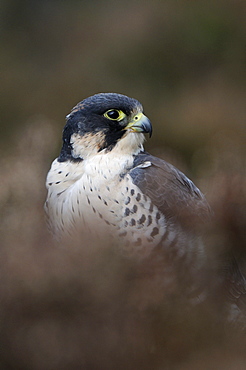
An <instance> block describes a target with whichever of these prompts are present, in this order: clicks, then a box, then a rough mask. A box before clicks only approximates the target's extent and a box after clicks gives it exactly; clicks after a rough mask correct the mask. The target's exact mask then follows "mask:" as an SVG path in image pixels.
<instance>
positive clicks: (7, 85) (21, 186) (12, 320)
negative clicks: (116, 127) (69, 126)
mask: <svg viewBox="0 0 246 370" xmlns="http://www.w3.org/2000/svg"><path fill="white" fill-rule="evenodd" d="M245 11H246V3H245V2H244V1H239V0H236V1H235V0H223V1H222V0H221V1H216V2H214V1H206V2H204V1H201V0H198V1H171V0H170V1H166V0H164V1H157V0H152V1H150V2H147V1H146V2H145V1H143V0H139V1H130V0H129V1H128V0H126V1H117V0H114V1H113V0H112V1H110V0H107V1H104V2H102V1H98V0H91V1H72V0H70V1H65V0H64V1H62V0H60V1H59V0H56V1H34V0H25V1H20V0H2V2H1V4H0V23H1V36H2V37H1V43H0V58H1V66H2V76H1V105H0V115H1V126H0V127H1V136H0V141H1V148H2V149H1V157H0V165H1V185H0V204H1V210H0V214H1V225H0V233H1V250H0V253H1V262H0V265H1V269H0V281H1V288H0V299H1V307H0V332H1V337H0V346H1V355H0V368H1V369H13V368H14V369H35V370H36V369H116V368H117V369H120V368H122V369H126V368H127V369H137V368H141V369H145V368H146V369H160V368H161V369H175V370H176V369H189V370H190V369H198V368H199V369H208V368H217V369H223V370H224V369H234V368H236V369H245V361H246V359H245V338H244V337H241V334H240V333H239V332H238V328H237V329H235V328H234V327H233V328H231V327H230V325H229V327H228V326H227V325H225V324H224V321H223V314H222V313H221V310H220V308H218V307H217V302H216V304H215V306H216V307H214V306H213V303H211V301H210V302H209V304H208V305H207V306H205V307H202V308H199V309H197V308H193V310H192V311H191V312H190V311H188V312H186V310H185V309H183V308H184V307H183V306H180V305H177V302H176V297H175V294H174V295H173V296H172V297H168V299H169V300H167V297H166V296H165V294H164V293H163V296H162V292H161V291H160V290H159V289H158V286H156V285H155V280H153V279H151V278H150V279H148V276H147V277H145V278H144V279H135V275H134V273H135V269H136V268H137V266H136V265H134V263H133V262H130V261H126V260H124V258H122V257H121V256H118V255H117V253H113V252H112V250H111V249H110V248H109V247H107V248H105V246H104V248H103V246H101V245H98V246H91V245H90V243H89V242H88V241H83V248H77V247H75V246H71V247H70V248H58V247H57V245H55V244H54V243H53V241H52V238H51V237H50V235H49V234H48V233H47V231H46V227H45V221H44V215H43V209H42V206H43V202H44V200H45V195H46V192H45V176H46V173H47V171H48V169H49V166H50V162H51V160H52V159H53V158H54V157H55V156H56V155H57V154H58V151H59V147H60V144H61V131H62V128H63V125H64V123H65V115H66V114H67V113H68V112H69V111H70V109H71V108H72V107H73V106H74V105H75V104H76V103H77V102H78V101H80V100H82V99H83V98H85V97H87V96H89V95H91V94H94V93H97V92H107V91H113V92H120V93H123V94H127V95H129V96H132V97H135V98H137V99H138V100H140V101H141V102H142V103H143V105H144V108H145V113H146V114H147V115H148V116H149V118H150V119H151V121H152V123H153V126H154V133H153V138H152V139H151V140H149V141H148V143H147V145H146V147H147V149H148V150H149V151H150V152H151V153H153V154H156V155H158V156H162V157H163V158H165V159H167V160H168V161H170V162H172V163H173V164H175V165H176V166H178V167H179V168H181V169H182V170H184V171H185V172H186V173H187V174H189V175H190V176H191V177H192V178H193V179H194V180H195V182H196V183H197V184H198V185H199V186H200V188H201V190H203V192H205V193H206V195H207V198H208V200H209V201H210V204H211V206H212V208H213V210H214V214H215V222H214V228H213V230H212V231H211V233H209V235H207V236H208V244H207V248H208V255H209V258H210V259H214V258H219V257H220V256H221V255H223V254H226V253H227V252H228V251H233V253H234V254H235V255H236V256H237V257H238V258H239V259H240V258H242V259H243V258H244V257H245V248H246V245H245V244H246V237H245V224H246V211H245V209H246V190H245V189H246V174H245V139H246V126H245V124H246V104H245V102H246V89H245V86H246V48H245V35H246V22H245ZM218 264H219V262H218ZM215 265H216V263H215ZM208 280H209V277H208ZM157 285H158V284H157ZM179 303H180V302H179ZM218 306H219V307H220V305H218ZM222 311H223V310H222ZM243 325H245V324H242V325H239V326H243Z"/></svg>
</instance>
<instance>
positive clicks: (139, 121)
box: [58, 93, 152, 162]
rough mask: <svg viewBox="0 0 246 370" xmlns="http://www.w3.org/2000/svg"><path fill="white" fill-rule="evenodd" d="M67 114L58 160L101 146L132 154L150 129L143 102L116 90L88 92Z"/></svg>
mask: <svg viewBox="0 0 246 370" xmlns="http://www.w3.org/2000/svg"><path fill="white" fill-rule="evenodd" d="M66 118H67V123H66V125H65V127H64V130H63V147H62V150H61V154H60V156H59V158H58V160H59V161H60V162H63V161H66V160H75V161H80V160H83V159H85V158H87V157H89V156H92V155H95V154H96V153H99V152H101V151H103V150H104V151H111V150H116V151H117V150H118V151H120V152H124V151H127V153H129V154H135V153H137V152H138V151H139V148H141V146H142V144H143V141H144V135H143V133H149V135H150V136H151V133H152V126H151V123H150V121H149V119H148V118H147V117H146V116H145V115H144V114H143V107H142V105H141V104H140V103H139V102H138V101H137V100H135V99H132V98H129V97H127V96H125V95H121V94H116V93H100V94H96V95H93V96H90V97H89V98H87V99H85V100H83V101H81V102H80V103H78V104H77V105H76V106H75V107H74V108H73V109H72V111H71V113H70V114H68V115H67V117H66Z"/></svg>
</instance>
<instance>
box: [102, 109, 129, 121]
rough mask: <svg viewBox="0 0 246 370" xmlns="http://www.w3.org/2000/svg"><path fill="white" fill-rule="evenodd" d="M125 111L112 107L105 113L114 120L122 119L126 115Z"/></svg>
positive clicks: (105, 115)
mask: <svg viewBox="0 0 246 370" xmlns="http://www.w3.org/2000/svg"><path fill="white" fill-rule="evenodd" d="M125 116H126V115H125V113H124V112H122V110H117V109H110V110H108V111H107V112H106V113H104V117H106V118H108V119H111V120H113V121H121V120H122V119H123V118H124V117H125Z"/></svg>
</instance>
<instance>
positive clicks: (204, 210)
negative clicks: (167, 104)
mask: <svg viewBox="0 0 246 370" xmlns="http://www.w3.org/2000/svg"><path fill="white" fill-rule="evenodd" d="M66 119H67V122H66V125H65V127H64V130H63V146H62V149H61V152H60V155H59V157H58V158H57V159H55V160H54V161H53V163H52V166H51V169H50V171H49V173H48V175H47V182H46V185H47V189H48V196H47V200H46V203H45V208H46V212H47V215H48V218H49V223H50V226H51V228H52V230H53V232H54V234H55V235H56V236H57V237H58V238H59V237H61V236H62V235H70V236H73V235H75V233H78V232H79V233H83V232H89V233H91V235H92V236H95V235H97V236H98V237H100V236H101V235H103V234H102V232H104V234H106V235H109V236H110V237H111V238H112V239H113V240H116V241H117V245H118V246H119V248H121V250H122V251H123V252H125V253H129V254H131V253H132V254H136V255H139V256H142V257H145V256H147V255H149V254H150V253H151V251H152V250H153V249H154V248H159V247H161V248H162V249H165V250H166V251H170V252H171V253H172V254H174V255H176V256H178V257H179V258H183V257H184V256H192V255H193V256H194V255H196V256H197V255H198V254H199V253H202V249H203V247H202V244H201V243H200V241H199V235H198V234H199V233H198V232H197V231H198V227H197V225H198V224H199V221H201V220H203V219H205V218H206V216H207V214H208V213H209V207H208V204H207V202H206V200H205V198H204V196H203V194H202V193H201V192H200V191H199V189H198V188H197V187H196V186H195V185H194V184H193V182H192V181H191V180H189V179H188V178H187V177H186V176H185V175H184V174H183V173H182V172H180V171H179V170H178V169H176V168H175V167H174V166H172V165H171V164H169V163H167V162H165V161H164V160H162V159H159V158H156V157H154V156H152V155H150V154H148V153H147V152H146V151H145V150H144V148H143V142H144V139H145V136H144V134H146V133H147V134H149V136H151V133H152V125H151V122H150V120H149V119H148V118H147V117H146V116H145V115H144V113H143V107H142V105H141V104H140V103H139V102H138V101H137V100H135V99H132V98H129V97H127V96H125V95H121V94H117V93H99V94H96V95H93V96H91V97H89V98H87V99H85V100H83V101H81V102H80V103H78V104H77V105H76V106H75V107H74V108H73V109H72V111H71V113H70V114H68V115H67V117H66ZM80 235H81V234H80ZM188 251H190V252H191V253H187V252H188ZM193 251H195V252H194V253H193ZM189 258H191V257H189Z"/></svg>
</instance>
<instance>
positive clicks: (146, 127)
mask: <svg viewBox="0 0 246 370" xmlns="http://www.w3.org/2000/svg"><path fill="white" fill-rule="evenodd" d="M125 130H130V131H132V132H143V133H148V134H149V137H151V135H152V125H151V122H150V120H149V119H148V117H146V116H145V115H144V114H143V113H138V114H136V115H135V116H134V117H133V119H132V120H131V122H129V123H128V125H127V126H126V127H125Z"/></svg>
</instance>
